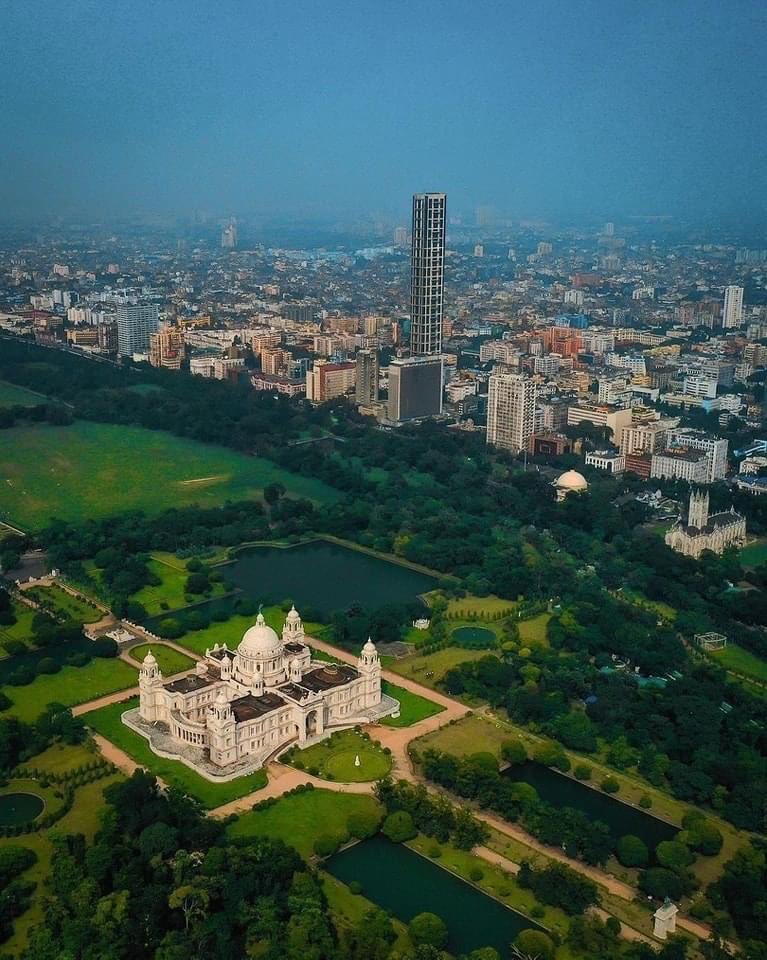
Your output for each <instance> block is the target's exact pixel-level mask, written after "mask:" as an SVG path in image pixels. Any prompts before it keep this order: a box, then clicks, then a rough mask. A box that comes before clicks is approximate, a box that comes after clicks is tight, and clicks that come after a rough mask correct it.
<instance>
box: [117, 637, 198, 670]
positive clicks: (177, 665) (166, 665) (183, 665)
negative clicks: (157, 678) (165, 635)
mask: <svg viewBox="0 0 767 960" xmlns="http://www.w3.org/2000/svg"><path fill="white" fill-rule="evenodd" d="M150 650H151V652H152V656H153V657H154V658H155V660H156V661H157V663H158V666H159V667H160V670H161V671H162V673H163V675H164V676H166V677H170V676H173V674H174V673H181V671H182V670H191V669H192V667H193V666H194V664H195V661H194V660H193V659H192V658H191V657H187V656H186V654H183V653H180V652H179V651H178V650H174V649H173V647H166V646H164V645H163V644H162V643H141V644H139V645H138V646H137V647H131V648H130V650H129V651H128V652H129V654H130V657H131V659H133V660H135V661H136V663H138V664H141V663H142V662H143V660H144V657H145V656H146V655H147V654H148V653H149V651H150Z"/></svg>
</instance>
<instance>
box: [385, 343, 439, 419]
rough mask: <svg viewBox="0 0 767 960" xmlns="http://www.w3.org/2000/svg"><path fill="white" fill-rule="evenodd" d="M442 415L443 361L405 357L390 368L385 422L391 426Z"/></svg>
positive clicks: (394, 361)
mask: <svg viewBox="0 0 767 960" xmlns="http://www.w3.org/2000/svg"><path fill="white" fill-rule="evenodd" d="M440 413H442V358H441V357H407V358H405V359H397V360H392V362H391V363H390V364H389V400H388V404H387V416H388V419H389V420H391V421H392V422H394V423H401V422H403V421H405V420H420V419H423V418H425V417H435V416H438V415H439V414H440Z"/></svg>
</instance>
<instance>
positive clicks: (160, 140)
mask: <svg viewBox="0 0 767 960" xmlns="http://www.w3.org/2000/svg"><path fill="white" fill-rule="evenodd" d="M766 48H767V8H765V7H764V6H763V5H762V4H761V3H759V2H758V0H716V2H715V0H695V2H693V0H525V2H520V0H376V2H371V0H311V2H310V0H215V2H214V0H151V2H150V0H0V54H2V73H1V74H0V104H1V105H2V108H1V109H0V117H2V120H3V124H2V127H3V136H2V145H1V146H0V217H2V216H3V215H4V214H8V213H11V214H16V213H19V214H39V213H45V212H51V213H69V212H72V213H80V212H86V213H96V214H99V213H104V214H111V213H123V212H131V211H136V210H145V211H146V210H149V211H151V210H157V211H163V212H167V211H178V212H189V211H192V210H194V209H206V210H208V211H211V212H213V213H227V212H229V211H232V212H234V213H238V212H246V211H256V212H263V211H266V212H270V213H277V212H280V211H284V212H285V213H286V214H288V215H299V214H311V213H319V214H331V215H333V214H335V213H338V214H342V215H347V214H349V213H351V212H353V211H354V210H358V211H359V212H360V213H362V214H367V213H371V212H376V211H380V212H383V213H389V212H391V213H394V214H399V213H400V212H401V213H403V214H404V211H406V210H407V205H408V198H409V195H410V194H411V193H412V192H414V191H421V190H445V191H447V192H448V194H449V196H450V203H451V208H452V209H453V210H456V209H459V208H463V209H471V208H472V207H474V206H475V205H479V204H488V205H493V206H495V207H497V208H499V209H501V210H506V211H508V212H509V213H510V214H511V215H513V216H534V215H543V216H552V215H553V216H556V215H565V216H566V215H571V214H582V213H586V214H589V213H594V214H595V215H598V216H604V217H606V218H610V217H616V218H618V217H619V216H620V215H621V214H622V213H654V212H658V213H662V212H666V211H672V212H684V213H688V212H692V213H698V214H701V215H707V214H709V213H711V214H719V213H720V212H722V211H725V212H726V211H728V210H733V211H738V212H741V211H742V212H743V213H744V214H748V213H749V212H751V213H752V214H753V213H754V212H755V211H756V210H757V209H760V210H761V211H762V212H764V209H765V197H767V172H766V171H767V160H766V158H767V57H765V49H766Z"/></svg>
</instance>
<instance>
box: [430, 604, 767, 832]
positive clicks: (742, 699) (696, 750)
mask: <svg viewBox="0 0 767 960" xmlns="http://www.w3.org/2000/svg"><path fill="white" fill-rule="evenodd" d="M563 619H565V614H563V615H562V616H561V617H559V618H555V619H554V620H553V621H552V627H551V631H550V632H551V634H552V635H554V636H556V635H558V634H559V633H560V632H561V631H562V630H563V628H562V626H561V621H562V620H563ZM571 619H572V618H571ZM572 622H575V621H572ZM589 636H590V637H592V638H594V644H595V645H596V646H597V647H598V646H599V644H600V640H599V639H598V637H596V631H593V632H592V631H591V630H590V632H589ZM586 647H587V650H586V651H584V653H582V654H564V653H557V652H555V651H547V650H534V651H531V653H530V655H529V656H525V657H522V656H519V654H518V653H516V652H514V651H505V652H504V658H503V660H499V659H498V658H497V657H493V656H488V657H484V658H482V659H481V660H476V661H472V662H468V663H463V664H460V665H458V666H456V667H454V668H452V669H451V670H450V671H448V673H447V674H446V675H445V677H444V678H443V681H442V683H443V686H444V688H445V690H446V691H447V692H448V693H451V694H453V695H458V696H460V695H464V694H467V695H469V696H471V697H476V698H479V699H482V700H486V701H488V702H489V703H491V704H492V705H493V706H495V707H502V708H504V709H505V710H506V711H507V712H508V713H509V715H510V716H511V717H512V718H513V719H514V720H516V721H518V722H520V723H524V724H530V725H533V727H534V729H536V730H539V731H541V732H543V733H546V734H548V735H549V736H552V737H555V738H556V739H557V740H559V741H560V742H561V743H563V744H564V745H565V746H566V747H568V748H570V749H572V750H577V751H579V752H582V753H595V752H597V750H598V741H599V740H600V739H601V740H603V741H605V742H606V743H607V744H608V746H607V748H606V754H605V758H606V760H607V762H608V763H610V764H611V765H612V766H614V767H616V768H617V769H620V770H628V769H632V768H633V769H636V770H637V771H638V772H639V773H640V774H641V775H642V776H644V777H646V778H647V779H648V780H649V781H650V782H651V783H653V784H654V785H656V786H659V787H663V788H665V789H668V790H670V792H671V793H673V794H674V796H676V797H678V798H679V799H680V800H686V801H691V802H694V803H703V804H710V805H711V806H713V807H714V808H715V809H717V810H719V811H720V812H721V813H722V815H723V816H725V817H726V818H727V819H729V820H731V821H732V822H733V823H734V824H735V825H736V826H739V827H744V828H746V829H749V830H763V829H764V797H765V796H767V760H765V756H764V753H765V742H764V737H765V732H764V731H765V728H766V727H767V704H765V702H764V701H762V700H759V699H756V698H754V697H752V696H751V695H750V694H748V693H746V692H744V691H743V689H742V688H741V687H740V686H738V685H737V684H733V683H728V682H726V678H725V675H724V673H723V671H722V670H721V669H719V668H718V667H716V666H714V665H709V664H697V663H696V664H688V665H687V666H685V667H684V670H685V672H684V674H682V675H681V676H680V678H679V679H677V680H673V681H669V682H668V683H667V684H666V686H665V687H661V686H654V685H647V686H644V687H643V686H640V685H639V683H637V681H636V678H635V677H634V676H632V675H631V674H630V673H623V672H618V671H614V672H609V673H603V672H601V671H600V670H599V669H597V665H596V663H598V662H599V661H598V659H597V661H596V663H594V662H593V661H592V660H591V658H590V656H589V655H588V653H589V652H590V651H589V645H588V644H586ZM723 702H726V703H727V704H728V705H729V706H731V707H732V709H731V710H727V709H725V710H723V709H722V708H721V705H722V703H723ZM584 704H585V707H584Z"/></svg>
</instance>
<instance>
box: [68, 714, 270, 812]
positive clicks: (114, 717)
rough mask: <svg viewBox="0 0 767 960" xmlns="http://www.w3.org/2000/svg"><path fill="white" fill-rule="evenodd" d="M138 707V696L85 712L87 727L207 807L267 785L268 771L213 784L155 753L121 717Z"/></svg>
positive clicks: (260, 771) (175, 761)
mask: <svg viewBox="0 0 767 960" xmlns="http://www.w3.org/2000/svg"><path fill="white" fill-rule="evenodd" d="M137 706H138V697H134V698H133V699H132V700H126V701H125V702H124V703H112V704H109V706H106V707H101V709H100V710H94V711H93V712H92V713H88V714H86V715H85V722H86V723H87V724H88V726H89V727H90V728H91V729H92V730H95V731H96V733H100V734H101V735H102V737H106V739H107V740H109V741H111V742H112V743H113V744H115V746H117V747H119V748H120V749H121V750H123V751H125V753H127V754H128V756H129V757H132V758H133V759H134V760H135V761H136V763H139V764H141V766H142V767H145V768H146V769H147V770H149V771H151V772H152V773H153V774H155V776H157V777H158V778H159V779H160V780H164V781H165V783H167V784H169V785H170V786H173V787H178V789H179V790H183V791H184V793H187V794H189V796H190V797H194V798H195V799H196V800H199V802H200V803H201V804H202V805H203V806H204V807H206V808H207V809H212V808H213V807H219V806H221V804H223V803H229V801H230V800H239V798H240V797H244V796H247V794H249V793H253V792H254V791H255V790H260V789H261V788H262V787H265V786H266V772H265V771H264V770H258V771H257V772H256V773H251V774H249V775H248V776H246V777H238V778H237V779H236V780H232V781H230V782H229V783H211V782H210V781H209V780H206V779H205V778H204V777H201V776H200V775H199V774H198V773H195V772H194V770H192V769H190V768H189V767H187V766H185V765H184V764H183V763H181V762H179V761H178V760H166V759H165V758H164V757H158V756H157V754H156V753H152V749H151V747H150V746H149V744H148V743H147V741H146V740H145V739H144V737H142V736H141V735H140V734H138V733H134V731H133V730H129V729H128V727H126V726H125V724H124V723H123V722H122V720H121V719H120V718H121V717H122V715H123V713H125V711H126V710H132V709H133V708H134V707H137Z"/></svg>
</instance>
